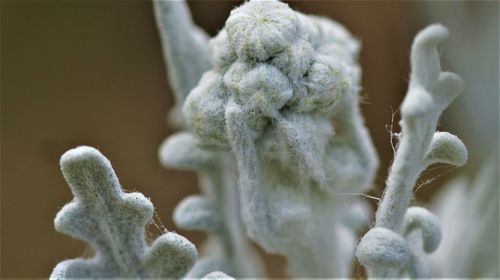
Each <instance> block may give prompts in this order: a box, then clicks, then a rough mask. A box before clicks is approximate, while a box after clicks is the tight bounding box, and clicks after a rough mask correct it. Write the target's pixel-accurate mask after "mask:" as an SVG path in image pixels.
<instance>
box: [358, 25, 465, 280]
mask: <svg viewBox="0 0 500 280" xmlns="http://www.w3.org/2000/svg"><path fill="white" fill-rule="evenodd" d="M447 36H448V30H447V29H446V28H445V27H444V26H442V25H438V24H436V25H431V26H429V27H427V28H425V29H424V30H422V31H421V32H420V33H419V34H418V35H417V36H416V38H415V40H414V42H413V46H412V51H411V70H412V72H411V77H410V84H409V88H408V93H407V95H406V97H405V100H404V101H403V104H402V106H401V115H402V120H401V127H402V132H401V134H400V139H399V146H398V149H397V151H396V155H395V159H394V162H393V164H392V166H391V169H390V173H389V177H388V180H387V188H386V191H385V193H384V197H383V200H382V202H381V203H380V205H379V207H378V210H377V214H376V223H375V227H374V228H373V229H371V230H370V231H369V232H368V233H367V234H366V235H365V236H364V237H363V239H362V240H361V242H360V243H359V245H358V249H357V256H358V260H359V261H360V262H361V263H362V264H363V265H364V266H365V267H366V269H367V271H368V274H369V276H370V277H402V276H410V277H428V276H429V268H428V264H427V261H426V258H425V254H424V253H432V252H433V251H435V250H436V248H437V246H438V244H439V242H440V240H441V230H440V227H439V222H438V220H437V218H436V217H434V215H432V214H431V213H430V212H428V211H427V210H425V209H422V208H410V209H407V208H408V206H409V203H410V199H411V195H412V190H413V186H414V185H415V182H416V180H417V178H418V176H419V175H420V173H421V172H422V171H423V170H424V169H425V168H426V167H427V166H429V165H430V164H434V163H448V164H453V165H456V166H461V165H463V164H465V162H466V160H467V149H466V148H465V145H464V144H463V143H462V141H460V139H458V137H456V136H454V135H451V134H449V133H446V132H435V130H436V127H437V121H438V118H439V117H440V115H441V113H442V111H443V110H444V109H445V108H446V107H448V105H449V104H450V103H451V102H452V101H453V99H455V97H456V96H457V95H458V94H459V93H460V91H461V90H462V87H463V82H462V80H461V79H460V77H458V76H457V75H456V74H453V73H450V72H442V71H441V66H440V61H439V55H438V52H437V45H438V44H439V43H441V42H442V41H444V40H445V39H446V38H447ZM380 231H384V232H385V233H384V234H380ZM397 236H400V237H399V238H397ZM403 237H404V239H403ZM395 239H397V240H399V241H398V242H392V241H393V240H395ZM405 243H408V244H405ZM403 248H404V249H403Z"/></svg>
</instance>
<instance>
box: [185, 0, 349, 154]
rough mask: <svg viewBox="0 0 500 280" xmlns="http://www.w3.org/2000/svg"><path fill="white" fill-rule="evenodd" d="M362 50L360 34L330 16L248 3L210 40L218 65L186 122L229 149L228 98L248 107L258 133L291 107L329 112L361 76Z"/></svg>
mask: <svg viewBox="0 0 500 280" xmlns="http://www.w3.org/2000/svg"><path fill="white" fill-rule="evenodd" d="M357 52H358V43H357V42H356V40H354V39H353V38H352V36H351V35H350V34H349V33H348V32H347V30H345V29H344V28H343V27H342V26H340V25H338V24H336V23H334V22H332V21H330V20H327V19H323V18H320V17H313V16H306V15H302V14H300V13H297V12H295V11H293V10H291V9H290V8H289V7H288V5H287V4H284V3H281V2H278V1H250V2H248V3H246V4H245V5H242V6H241V7H239V8H237V9H235V10H233V11H232V12H231V15H230V17H229V18H228V20H227V22H226V24H225V27H224V28H223V29H222V30H221V31H220V32H219V34H218V35H217V36H216V37H215V38H213V39H212V40H211V41H210V54H211V59H212V64H213V69H212V70H210V71H208V72H206V73H205V74H204V75H203V77H202V79H201V81H200V82H199V84H198V86H197V87H195V88H194V89H193V90H192V91H191V93H190V94H189V96H188V98H187V100H186V103H185V105H184V108H183V113H184V117H185V119H186V122H187V125H188V127H190V128H191V129H192V130H193V131H194V132H195V133H196V134H197V135H198V136H200V137H201V138H202V139H203V140H204V142H205V143H207V144H209V145H213V146H219V147H229V145H228V140H227V131H226V122H225V119H224V115H225V106H226V104H227V102H228V100H229V99H232V100H234V101H235V102H236V103H237V104H238V105H240V106H242V107H243V108H244V111H245V113H246V116H247V117H246V118H247V119H246V121H247V123H248V125H249V127H250V128H251V129H252V130H253V131H254V133H255V136H256V137H257V136H258V135H260V134H261V133H262V132H263V130H264V128H265V127H266V126H267V125H268V123H270V122H273V121H274V120H275V119H276V118H277V116H278V115H279V114H280V113H282V112H285V111H286V112H296V113H308V114H319V115H322V116H326V117H328V116H331V114H332V113H333V112H334V110H335V109H334V108H335V105H336V104H338V103H339V101H340V100H341V99H343V98H344V97H345V96H347V95H349V94H350V93H352V92H353V91H352V89H353V88H354V87H355V84H356V83H357V81H358V79H359V70H358V67H357V65H356V64H355V59H356V55H357Z"/></svg>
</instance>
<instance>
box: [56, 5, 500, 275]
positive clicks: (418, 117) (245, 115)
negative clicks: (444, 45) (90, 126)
mask: <svg viewBox="0 0 500 280" xmlns="http://www.w3.org/2000/svg"><path fill="white" fill-rule="evenodd" d="M154 8H155V13H156V18H157V21H158V26H159V30H160V34H161V38H162V45H163V48H164V54H165V58H166V61H167V68H168V72H169V77H170V81H171V83H172V86H173V89H174V92H175V94H176V102H177V104H176V108H177V109H175V110H174V112H173V113H172V115H171V117H174V120H175V119H176V121H177V124H182V125H184V126H185V128H186V130H187V131H182V132H178V133H176V134H174V135H172V136H170V137H169V138H167V139H166V140H165V141H164V143H163V144H162V145H161V147H160V151H159V157H160V161H161V163H162V164H163V165H164V166H166V167H172V168H177V169H184V170H192V171H196V172H198V174H199V177H200V185H201V189H202V194H200V195H192V196H189V197H187V198H185V199H184V200H183V201H181V202H180V203H179V205H178V206H177V208H176V209H175V212H174V221H175V223H176V224H177V225H178V226H179V227H181V228H184V229H189V230H201V231H205V232H207V233H208V234H209V238H208V241H207V242H206V243H205V244H204V249H203V250H202V254H201V255H202V257H201V258H200V259H198V260H197V261H196V255H197V251H196V249H195V248H194V246H193V245H192V244H191V243H190V242H189V241H187V240H186V239H184V238H183V237H181V236H179V235H177V234H175V233H166V234H164V235H162V236H160V237H159V238H158V239H157V240H156V241H154V242H153V244H151V245H148V244H146V242H145V240H144V226H145V225H146V224H147V223H148V222H149V221H150V220H151V217H152V214H153V206H152V205H151V203H150V202H149V200H148V199H146V198H144V196H142V195H141V194H138V193H130V194H128V193H124V192H123V191H122V190H121V187H120V185H119V183H118V179H117V178H116V176H115V174H114V172H113V170H112V168H111V165H110V163H109V161H107V159H106V158H105V157H104V156H102V155H101V154H100V153H99V152H98V151H97V150H95V149H93V148H88V147H80V148H77V149H75V150H71V151H69V152H68V153H66V154H65V155H64V156H63V157H62V159H61V166H62V170H63V174H64V176H65V178H66V180H67V181H68V184H69V185H70V187H71V188H72V191H73V193H74V195H75V197H76V198H75V201H73V202H71V203H70V204H68V205H67V206H65V207H64V208H63V209H62V210H61V212H60V213H59V214H58V216H57V217H56V221H55V224H56V229H57V230H59V231H61V232H64V233H66V234H69V235H71V236H73V237H75V238H79V239H82V240H85V241H87V242H89V244H91V246H92V247H93V248H94V249H95V252H96V254H95V256H94V258H92V259H88V260H85V259H75V260H69V261H64V262H62V263H60V264H59V265H58V266H57V267H56V268H55V269H54V272H53V274H52V277H54V278H66V277H133V278H149V277H153V278H156V277H169V278H178V277H182V276H184V275H185V277H187V278H202V277H203V278H202V279H232V278H230V277H229V276H227V275H228V274H229V275H231V276H235V277H259V276H262V275H263V273H262V267H261V264H260V262H259V261H258V259H257V257H256V255H255V253H254V252H253V250H252V249H251V246H250V244H249V242H248V240H247V238H250V239H252V240H253V241H255V242H256V243H257V244H258V245H260V246H261V247H262V248H263V249H265V250H266V251H267V252H270V253H278V254H281V255H283V256H285V257H286V258H287V261H288V272H289V274H290V275H291V276H293V277H348V276H349V273H350V271H351V269H352V264H353V258H354V250H355V244H356V242H357V238H358V237H357V232H358V231H359V230H360V229H362V228H363V227H364V226H366V225H367V223H368V222H369V219H368V217H369V216H370V210H368V207H367V205H366V203H365V202H364V201H363V200H361V199H360V198H358V197H356V196H351V195H352V194H359V193H360V192H363V191H366V190H367V189H368V188H370V187H371V184H372V182H373V180H374V175H375V171H376V168H377V166H378V159H377V156H376V154H375V151H374V148H373V144H372V143H371V139H370V137H369V135H368V133H367V130H366V128H365V126H364V123H363V118H362V116H361V114H360V111H359V105H358V102H359V90H360V84H359V83H360V68H359V65H358V62H357V55H358V51H359V44H358V42H357V40H356V39H355V38H354V37H353V36H352V35H351V34H350V33H349V32H348V31H347V30H346V29H345V28H344V27H343V26H341V25H340V24H338V23H336V22H334V21H331V20H329V19H325V18H321V17H316V16H309V15H304V14H301V13H299V12H295V11H293V10H291V9H290V8H289V7H288V5H287V4H284V3H281V2H279V1H257V0H254V1H249V2H246V3H244V4H243V5H241V6H240V7H238V8H236V9H234V10H233V11H232V12H231V15H230V16H229V18H228V20H227V21H226V23H225V26H224V28H222V29H221V30H220V32H219V33H218V35H217V36H216V37H214V38H213V39H211V40H209V39H208V37H207V36H206V35H205V33H204V32H203V31H202V30H201V29H199V28H198V27H196V26H195V25H194V24H193V22H192V20H191V17H190V15H189V10H188V8H187V5H186V3H185V2H183V1H158V0H156V1H154ZM447 36H448V31H447V29H446V28H445V27H444V26H442V25H432V26H429V27H427V28H426V29H424V30H423V31H421V32H420V33H419V34H418V35H417V36H416V38H415V41H414V43H413V46H412V52H411V66H412V71H411V78H410V84H409V89H408V93H407V95H406V98H405V100H404V102H403V104H402V107H401V114H402V121H401V127H402V132H401V133H400V134H398V135H399V145H398V148H397V151H396V155H395V159H394V162H393V165H392V167H391V169H390V174H389V177H388V180H387V188H386V191H385V193H384V197H383V200H382V201H381V203H380V205H379V208H378V210H377V214H376V223H375V226H374V228H372V229H371V230H369V231H368V232H367V233H366V235H365V236H364V237H363V238H362V240H361V241H360V243H359V245H358V247H357V257H358V259H359V261H360V262H361V263H362V264H363V265H364V266H365V268H366V270H367V272H368V274H369V276H370V277H377V278H378V277H412V278H414V277H427V276H429V273H430V271H429V265H428V262H427V255H428V254H430V253H432V252H434V251H435V250H436V249H437V248H438V245H439V243H440V241H441V237H442V233H441V228H440V225H439V221H438V219H437V218H436V217H435V216H434V215H433V214H432V213H431V212H429V211H428V210H426V209H424V208H420V207H410V208H408V207H409V206H410V199H411V195H412V190H413V186H414V185H415V182H416V180H417V178H418V176H419V175H420V173H421V172H422V171H423V170H424V169H426V168H427V167H428V166H429V165H432V164H435V163H447V164H452V165H455V166H460V165H463V164H465V162H466V160H467V149H466V148H465V145H464V144H463V143H462V141H461V140H460V139H459V138H458V137H456V136H454V135H452V134H450V133H447V132H436V127H437V121H438V119H439V117H440V115H441V113H442V111H443V110H444V109H445V108H446V107H447V106H448V105H449V104H450V103H451V102H452V100H453V99H454V98H455V97H456V96H457V95H458V93H459V92H460V91H461V89H462V80H461V79H460V77H458V76H457V75H455V74H453V73H449V72H442V71H441V67H440V61H439V56H438V52H437V45H438V44H439V43H441V42H442V41H444V40H445V39H446V37H447ZM181 107H182V115H181V112H180V110H179V109H180V108H181ZM234 166H236V167H237V170H236V174H233V173H232V172H231V170H233V168H234ZM235 175H236V176H235ZM497 185H498V183H497ZM476 199H477V201H483V200H484V198H476ZM497 204H498V203H497ZM496 209H498V205H497V208H496ZM485 220H486V221H487V222H488V223H490V222H491V221H490V220H489V219H485ZM195 261H196V263H195ZM193 265H194V266H193ZM191 266H193V267H192V269H190V268H191ZM188 270H189V271H188ZM212 271H216V272H212ZM210 272H212V273H210ZM207 273H209V274H207ZM226 273H227V274H226Z"/></svg>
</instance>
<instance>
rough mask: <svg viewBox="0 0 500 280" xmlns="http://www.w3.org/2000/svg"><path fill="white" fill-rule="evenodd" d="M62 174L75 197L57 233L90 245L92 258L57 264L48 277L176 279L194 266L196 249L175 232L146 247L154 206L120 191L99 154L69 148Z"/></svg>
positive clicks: (58, 221) (60, 217) (60, 219)
mask: <svg viewBox="0 0 500 280" xmlns="http://www.w3.org/2000/svg"><path fill="white" fill-rule="evenodd" d="M61 170H62V172H63V175H64V178H65V179H66V181H67V182H68V185H69V186H70V188H71V191H72V192H73V195H74V196H75V199H74V200H73V201H72V202H70V203H68V204H67V205H66V206H64V207H63V208H62V209H61V211H59V213H58V214H57V216H56V218H55V220H54V224H55V227H56V230H57V231H59V232H62V233H65V234H68V235H70V236H72V237H74V238H77V239H81V240H83V241H86V242H88V243H89V245H90V246H91V247H92V248H93V249H94V253H95V255H94V257H93V258H92V259H82V258H78V259H72V260H66V261H63V262H61V263H59V264H58V265H57V266H56V267H55V268H54V271H53V272H52V275H51V276H50V277H51V278H55V279H65V278H112V277H113V278H114V277H122V278H165V277H168V278H179V277H182V276H183V275H184V274H186V273H187V272H188V270H189V269H190V268H191V267H192V266H193V264H194V262H195V260H196V256H197V252H196V248H195V247H194V245H193V244H191V242H189V241H188V240H187V239H185V238H184V237H182V236H180V235H178V234H176V233H173V232H168V233H165V234H163V235H162V236H160V237H158V238H157V239H156V240H155V241H154V242H153V244H151V246H149V245H148V244H147V243H146V241H145V239H144V237H145V236H144V235H145V232H144V226H145V225H146V224H147V223H149V222H150V221H151V219H152V217H153V211H154V208H153V205H152V204H151V202H150V201H149V199H147V198H145V197H144V196H143V195H142V194H140V193H125V192H123V191H122V189H121V186H120V183H119V182H118V178H117V177H116V175H115V173H114V171H113V168H112V167H111V164H110V162H109V161H108V160H107V159H106V158H105V157H104V156H103V155H102V154H101V153H100V152H99V151H97V150H96V149H94V148H90V147H78V148H76V149H73V150H69V151H68V152H66V153H65V154H64V155H63V156H62V157H61Z"/></svg>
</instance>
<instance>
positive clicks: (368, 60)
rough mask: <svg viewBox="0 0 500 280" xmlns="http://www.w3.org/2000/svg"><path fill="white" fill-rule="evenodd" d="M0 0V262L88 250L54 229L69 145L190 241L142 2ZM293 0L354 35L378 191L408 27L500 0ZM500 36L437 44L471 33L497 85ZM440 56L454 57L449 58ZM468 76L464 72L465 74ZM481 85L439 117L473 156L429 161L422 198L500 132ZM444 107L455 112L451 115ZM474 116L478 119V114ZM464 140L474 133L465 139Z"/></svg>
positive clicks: (4, 273)
mask: <svg viewBox="0 0 500 280" xmlns="http://www.w3.org/2000/svg"><path fill="white" fill-rule="evenodd" d="M0 3H1V57H0V59H1V185H0V187H1V193H0V197H1V232H0V233H1V243H0V245H1V267H0V276H1V277H6V278H7V277H8V278H12V277H47V276H48V275H49V274H50V272H51V270H52V268H53V267H54V266H55V264H56V263H57V262H59V261H61V260H63V259H67V258H73V257H77V256H80V255H82V253H83V252H84V247H85V246H84V244H83V243H82V242H80V241H75V240H72V239H71V238H69V237H67V236H64V235H62V234H59V233H57V232H55V230H54V229H53V218H54V217H55V214H56V213H57V211H58V210H59V209H60V208H61V207H62V206H63V205H64V204H65V203H66V202H68V201H69V200H71V199H72V195H71V193H70V190H69V188H68V187H67V186H66V184H65V182H64V179H63V177H62V175H61V172H60V170H59V166H58V161H59V157H60V155H61V154H62V153H64V152H65V151H66V150H68V149H70V148H73V147H75V146H78V145H90V146H94V147H96V148H98V149H99V150H101V152H103V154H105V155H106V156H107V157H108V158H109V159H110V160H111V162H112V163H113V166H114V168H115V171H116V173H117V175H118V176H119V178H120V179H121V183H122V185H123V186H124V187H125V188H126V189H127V190H137V191H140V192H142V193H144V194H145V195H146V196H147V197H150V198H151V200H152V201H153V203H154V205H155V207H156V210H157V212H158V214H159V216H160V218H161V220H162V222H163V224H164V225H165V226H166V227H167V228H168V229H171V230H176V231H178V232H180V233H181V234H183V235H185V236H186V237H188V238H189V239H190V240H192V241H193V242H194V243H196V244H199V243H200V242H201V241H202V240H203V238H204V235H203V234H201V233H193V232H186V231H182V230H179V229H177V228H176V227H175V225H174V224H173V223H172V219H171V213H172V211H173V209H174V207H175V205H176V203H177V202H179V201H180V200H181V199H182V198H183V197H185V196H186V195H188V194H191V193H196V192H197V185H196V176H195V175H194V174H193V173H190V172H180V171H173V170H166V169H164V168H162V167H161V166H160V165H159V163H158V159H157V149H158V146H159V144H160V143H161V141H162V140H163V139H164V138H165V137H166V136H168V135H169V134H170V133H172V129H171V128H170V127H168V126H167V124H166V121H165V116H166V113H167V112H168V110H169V108H170V107H171V106H172V102H173V99H172V94H171V92H170V88H169V86H168V84H167V80H166V78H165V77H166V73H165V67H164V63H163V58H162V54H161V46H160V41H159V38H158V34H157V30H156V26H155V22H154V18H153V13H152V5H151V3H150V2H148V1H9V0H1V2H0ZM189 4H190V7H191V9H192V13H193V16H194V18H195V21H196V23H197V24H198V25H200V26H201V27H203V28H204V29H205V30H207V31H208V32H209V33H210V34H211V35H215V34H216V32H217V31H218V30H219V29H220V28H221V27H222V26H223V24H224V21H225V19H226V18H227V16H228V14H229V11H230V10H231V8H232V7H234V6H235V5H238V4H239V2H229V1H220V2H214V1H203V2H202V1H199V2H190V3H189ZM289 4H290V5H291V6H292V8H295V9H297V10H299V11H302V12H304V13H311V14H320V15H324V16H328V17H330V18H332V19H335V20H337V21H339V22H341V23H343V24H345V25H346V26H347V27H348V28H349V29H350V30H351V31H352V33H353V34H355V35H356V36H357V37H358V38H360V40H361V42H362V52H361V58H360V63H361V65H362V67H363V82H362V84H363V93H362V94H363V99H362V100H363V104H362V110H363V113H364V116H365V118H366V123H367V126H368V127H369V130H370V132H371V135H372V137H373V141H374V143H375V145H376V147H377V150H378V153H379V156H380V158H381V166H380V169H379V175H378V179H377V180H376V182H375V186H374V187H375V190H374V191H373V192H372V193H371V194H373V195H376V196H380V194H381V191H382V190H383V186H384V180H385V177H386V173H387V168H388V166H389V163H390V160H391V159H392V148H391V146H390V141H389V140H390V137H389V133H388V132H387V131H386V127H385V126H386V125H387V124H390V123H391V116H392V112H393V111H395V110H396V109H397V108H398V106H399V104H400V102H401V100H402V99H403V97H404V93H405V89H406V85H407V80H408V78H407V77H408V71H409V64H408V55H409V50H410V44H411V40H412V38H413V36H414V35H415V34H416V32H417V31H418V30H419V29H421V28H422V27H423V26H425V25H426V24H427V23H431V22H433V21H435V20H437V19H439V20H440V21H442V22H443V23H444V24H445V25H447V26H448V27H449V28H450V29H451V31H452V36H453V32H454V31H455V30H457V32H458V31H460V30H462V28H464V26H466V25H467V23H464V22H460V21H456V20H449V21H447V19H450V18H454V16H455V15H456V14H457V13H458V12H459V11H462V10H463V9H465V10H466V11H467V13H469V14H468V15H469V16H470V17H473V18H474V17H475V18H477V17H481V16H482V15H484V14H481V13H482V12H484V11H490V12H491V13H496V14H493V16H495V15H496V18H497V19H498V3H497V2H475V3H468V2H458V1H457V2H446V3H444V2H425V3H417V2H395V1H388V2H366V1H355V2H344V1H338V2H337V1H336V2H328V1H321V2H312V1H308V2H290V3H289ZM464 6H465V7H464ZM497 26H498V24H497ZM467 28H470V29H471V31H470V32H471V33H473V34H476V33H480V32H482V30H483V29H481V28H479V29H477V31H475V30H474V28H475V26H467ZM462 31H463V30H462ZM474 31H475V33H474ZM458 33H460V32H458ZM465 34H468V33H465ZM479 35H480V34H479ZM479 35H477V36H479ZM496 36H497V37H496V40H495V38H493V39H494V40H493V42H496V43H494V45H493V46H490V45H487V46H485V44H481V42H480V41H477V43H476V41H474V40H479V39H478V38H468V37H460V36H458V37H454V40H455V42H458V43H457V44H452V43H447V44H446V45H445V46H444V48H443V49H444V52H447V51H449V50H451V49H453V48H461V47H463V46H466V45H471V48H473V49H474V50H475V51H474V52H464V53H462V55H463V56H476V57H477V59H476V58H474V59H471V61H473V63H475V62H477V63H478V64H479V65H470V67H472V68H473V69H476V72H474V73H477V77H475V78H477V79H479V80H480V81H483V80H488V81H487V82H489V83H490V84H495V81H496V85H498V64H496V65H495V67H494V69H493V70H495V71H496V72H494V71H493V72H492V71H483V70H482V69H483V68H482V67H481V65H480V63H483V62H482V61H488V60H492V61H494V62H498V28H497V29H496ZM445 66H449V67H447V68H448V69H450V70H455V69H454V68H453V63H452V62H450V63H449V64H446V65H445ZM457 72H458V71H457ZM483 72H484V73H483ZM459 74H460V72H459ZM464 79H465V82H466V84H467V82H468V80H467V79H466V78H464ZM478 91H480V90H476V92H474V90H473V89H470V90H469V91H468V90H467V88H466V90H465V92H464V95H472V96H473V95H474V94H478V96H480V94H481V93H482V91H481V92H478ZM482 94H483V95H484V94H486V97H485V98H489V99H487V100H486V101H485V102H483V103H482V105H477V104H476V105H473V106H472V108H469V107H468V109H467V108H465V107H464V108H465V109H464V108H462V107H458V106H462V105H460V104H463V103H464V101H460V100H457V102H456V103H455V104H453V105H452V108H450V113H449V114H446V113H445V115H444V117H443V119H442V126H441V127H440V129H441V130H446V129H448V130H450V131H451V132H453V133H456V134H458V135H459V136H460V137H461V138H463V139H464V142H466V144H467V145H469V144H470V145H471V147H472V148H473V149H472V150H471V161H470V163H469V165H468V168H461V169H457V170H453V169H451V168H442V169H438V170H437V171H436V172H431V173H429V174H428V175H427V178H434V177H436V176H440V177H439V179H438V180H435V181H434V182H433V184H431V185H429V186H426V187H424V188H422V189H420V190H419V192H418V193H417V200H420V201H423V202H425V201H427V200H428V198H429V196H430V195H431V194H432V193H433V192H434V191H435V190H436V189H437V188H438V186H439V185H440V184H441V183H442V182H444V181H445V180H446V179H449V178H450V177H452V176H455V175H457V174H459V173H460V172H465V171H467V172H469V173H470V172H473V171H474V170H475V169H477V163H479V162H480V161H481V159H482V157H483V155H484V154H486V153H488V152H491V149H490V151H488V149H480V147H488V143H494V144H493V145H497V144H495V143H498V86H497V87H496V88H493V89H492V90H491V92H486V93H482ZM460 98H463V97H460ZM478 98H479V97H478ZM464 100H465V99H464ZM488 100H489V101H488ZM467 104H470V102H469V103H467ZM474 106H475V107H474ZM464 110H465V111H464ZM467 110H468V111H467ZM467 112H469V114H470V115H471V116H475V114H479V115H480V116H484V118H483V119H482V121H481V124H482V125H484V127H482V128H479V129H482V131H486V132H484V133H483V134H478V132H477V131H468V130H466V129H460V128H461V127H462V124H461V122H462V121H463V120H464V119H463V118H462V117H466V116H467ZM397 118H398V116H397V115H396V119H395V120H394V124H395V131H396V132H397V131H399V128H398V127H397V125H396V124H397ZM453 118H457V119H458V120H459V122H453ZM471 118H472V117H471ZM471 127H472V129H475V128H476V126H474V124H473V125H472V126H471ZM469 132H470V133H469ZM485 133H486V134H485ZM471 135H472V136H471ZM473 141H477V143H478V144H474V143H471V142H473ZM476 147H479V148H477V149H476ZM441 175H442V176H441ZM151 230H153V231H154V229H151ZM282 266H283V260H282V259H281V258H276V257H274V258H270V261H269V262H268V268H269V269H270V271H271V274H270V275H271V276H280V275H282V274H281V273H282V272H281V269H282Z"/></svg>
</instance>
